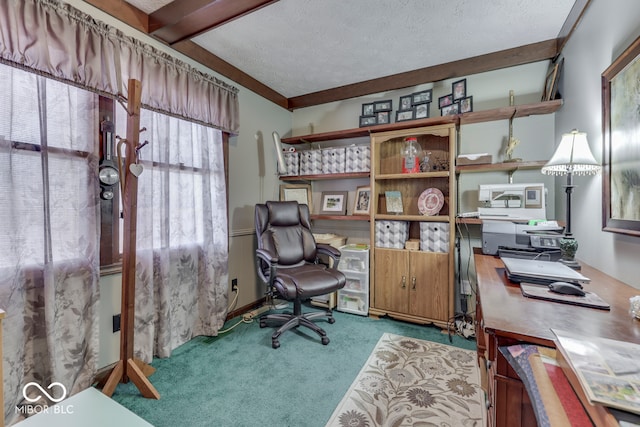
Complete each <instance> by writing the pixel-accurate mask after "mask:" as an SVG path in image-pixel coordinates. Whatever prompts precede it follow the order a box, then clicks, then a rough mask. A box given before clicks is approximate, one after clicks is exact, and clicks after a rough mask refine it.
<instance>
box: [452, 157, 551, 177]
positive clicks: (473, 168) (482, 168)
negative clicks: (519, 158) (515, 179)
mask: <svg viewBox="0 0 640 427" xmlns="http://www.w3.org/2000/svg"><path fill="white" fill-rule="evenodd" d="M545 164H547V160H532V161H525V162H505V163H491V164H483V165H462V166H456V173H457V174H460V173H472V172H499V171H505V172H515V171H519V170H533V169H540V168H542V167H543V166H544V165H545Z"/></svg>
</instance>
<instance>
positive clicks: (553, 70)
mask: <svg viewBox="0 0 640 427" xmlns="http://www.w3.org/2000/svg"><path fill="white" fill-rule="evenodd" d="M563 63H564V58H562V59H560V60H559V61H556V62H555V63H551V65H550V66H549V71H547V76H546V78H545V81H544V89H543V90H542V98H541V100H542V101H551V100H553V99H556V95H557V93H558V82H559V80H560V74H561V71H562V64H563Z"/></svg>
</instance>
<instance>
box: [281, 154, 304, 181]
mask: <svg viewBox="0 0 640 427" xmlns="http://www.w3.org/2000/svg"><path fill="white" fill-rule="evenodd" d="M283 154H284V165H285V166H286V168H287V171H286V172H285V173H284V175H283V176H296V175H298V173H300V156H299V154H298V152H297V151H286V152H284V153H283Z"/></svg>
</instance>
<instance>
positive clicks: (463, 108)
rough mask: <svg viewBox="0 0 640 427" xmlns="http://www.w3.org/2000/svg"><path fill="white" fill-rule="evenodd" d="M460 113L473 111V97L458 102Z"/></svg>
mask: <svg viewBox="0 0 640 427" xmlns="http://www.w3.org/2000/svg"><path fill="white" fill-rule="evenodd" d="M459 104H460V109H459V112H460V113H471V112H472V111H473V96H466V97H464V98H462V99H461V100H460V101H459Z"/></svg>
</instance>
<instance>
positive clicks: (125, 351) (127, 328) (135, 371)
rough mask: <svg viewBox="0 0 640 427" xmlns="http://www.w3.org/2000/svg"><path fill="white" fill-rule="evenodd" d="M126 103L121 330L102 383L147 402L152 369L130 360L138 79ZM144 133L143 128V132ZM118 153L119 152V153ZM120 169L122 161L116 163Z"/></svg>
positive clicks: (151, 391)
mask: <svg viewBox="0 0 640 427" xmlns="http://www.w3.org/2000/svg"><path fill="white" fill-rule="evenodd" d="M128 88H129V102H128V105H127V108H126V109H127V113H128V114H127V138H126V139H123V140H121V143H123V144H124V145H125V147H126V151H125V153H126V154H125V164H124V170H121V177H122V178H124V179H121V185H122V187H121V188H122V206H123V219H124V225H123V231H124V233H123V234H124V242H123V243H124V247H123V251H122V312H121V314H122V322H121V325H122V328H121V330H120V360H119V361H118V362H117V363H116V365H115V367H114V368H113V370H112V371H111V373H110V374H109V376H108V377H107V379H106V381H105V382H104V387H103V388H102V392H103V393H104V394H105V395H107V396H111V395H113V392H114V391H115V389H116V386H117V385H118V383H121V382H122V383H126V382H128V381H129V379H130V380H131V381H133V383H134V384H135V385H136V387H137V388H138V390H140V393H142V395H143V396H144V397H146V398H149V399H160V394H159V393H158V391H157V390H156V389H155V387H153V385H152V384H151V382H150V381H149V379H148V378H147V376H148V375H151V374H152V373H153V372H154V371H155V369H154V368H153V367H151V366H149V365H148V364H146V363H144V362H143V361H141V360H139V359H134V357H133V335H134V320H135V290H136V224H137V214H138V176H139V175H140V173H142V165H139V164H138V150H140V149H141V148H142V147H143V146H144V145H146V144H147V142H146V141H145V143H143V144H139V134H140V92H141V84H140V82H139V81H138V80H134V79H130V80H129V84H128ZM143 130H144V129H143ZM119 144H120V143H119ZM118 151H119V150H118ZM118 165H119V166H120V167H121V162H120V161H118Z"/></svg>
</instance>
